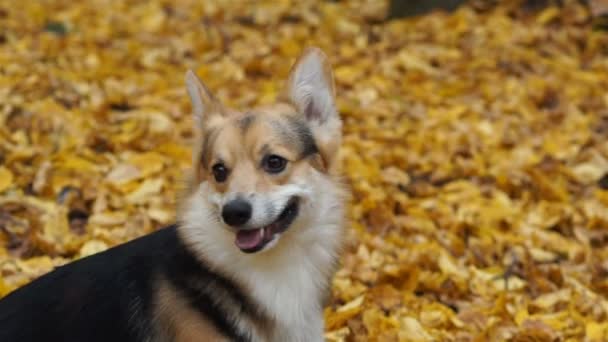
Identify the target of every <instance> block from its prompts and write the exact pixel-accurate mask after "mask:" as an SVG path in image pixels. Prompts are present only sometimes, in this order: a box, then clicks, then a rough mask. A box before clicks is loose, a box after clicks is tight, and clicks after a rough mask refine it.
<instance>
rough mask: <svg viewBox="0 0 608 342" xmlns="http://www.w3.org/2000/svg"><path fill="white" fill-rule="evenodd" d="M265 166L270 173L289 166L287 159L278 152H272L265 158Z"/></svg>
mask: <svg viewBox="0 0 608 342" xmlns="http://www.w3.org/2000/svg"><path fill="white" fill-rule="evenodd" d="M262 165H263V166H264V170H266V172H269V173H279V172H281V171H283V170H285V166H287V159H285V158H283V157H281V156H277V155H276V154H271V155H269V156H267V157H266V158H264V161H263V163H262Z"/></svg>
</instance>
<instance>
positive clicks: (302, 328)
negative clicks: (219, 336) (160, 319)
mask: <svg viewBox="0 0 608 342" xmlns="http://www.w3.org/2000/svg"><path fill="white" fill-rule="evenodd" d="M326 186H329V187H333V189H331V188H330V189H329V190H330V191H323V192H322V194H321V195H320V196H319V198H315V200H314V202H313V201H309V202H308V203H307V204H306V205H311V206H314V208H312V209H313V210H312V212H315V215H314V218H309V219H306V220H303V221H302V220H301V221H299V222H297V224H295V225H294V226H293V227H291V228H290V229H289V230H288V231H287V232H285V233H284V234H283V236H282V237H281V239H280V241H279V242H278V244H277V245H276V246H274V247H273V248H272V249H270V250H268V251H263V252H261V253H256V254H245V253H242V252H241V251H240V250H238V249H237V248H236V246H235V245H234V234H233V233H232V232H229V231H228V230H227V229H225V228H224V227H221V226H220V223H219V222H217V220H214V219H211V218H210V217H209V211H208V210H205V208H208V205H209V204H208V202H207V201H206V200H205V197H204V196H205V194H204V191H205V189H204V188H201V189H199V191H198V192H197V193H194V194H192V195H191V196H189V197H188V199H187V200H186V201H185V202H184V206H183V207H182V210H181V213H180V220H181V227H180V234H181V236H182V238H183V239H184V240H185V242H186V243H187V244H188V245H190V246H191V247H192V249H193V251H194V252H195V253H196V254H197V255H198V257H199V258H201V259H202V260H204V261H205V262H206V263H208V264H209V265H211V267H213V268H216V269H217V270H218V271H221V272H222V273H224V274H226V275H227V276H229V277H230V278H232V279H233V281H234V282H235V283H237V284H239V286H241V287H243V289H245V290H246V291H247V294H248V295H249V296H250V297H251V298H252V300H254V301H255V302H256V303H257V304H258V305H259V306H260V308H261V309H262V310H263V311H264V312H266V314H267V315H268V317H270V319H271V320H272V321H273V322H272V324H273V325H274V329H271V330H272V331H270V332H267V331H257V332H256V333H254V335H255V336H253V340H270V341H322V340H323V314H322V310H323V303H322V302H323V300H324V299H325V298H326V296H327V292H328V291H329V289H330V282H331V277H332V275H333V273H334V270H335V268H336V264H337V256H338V249H339V248H340V245H341V240H342V235H343V232H342V225H343V201H342V198H341V197H340V189H339V188H338V186H336V185H332V184H326ZM240 323H241V326H242V328H243V330H246V331H252V330H253V331H255V330H256V328H255V327H251V326H248V323H247V320H243V321H242V322H240ZM258 330H259V329H258Z"/></svg>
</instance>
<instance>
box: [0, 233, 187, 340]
mask: <svg viewBox="0 0 608 342" xmlns="http://www.w3.org/2000/svg"><path fill="white" fill-rule="evenodd" d="M177 246H178V241H177V234H176V227H175V226H171V227H167V228H164V229H161V230H159V231H157V232H155V233H152V234H149V235H146V236H144V237H141V238H139V239H135V240H133V241H131V242H128V243H125V244H122V245H119V246H117V247H114V248H111V249H109V250H107V251H105V252H102V253H98V254H95V255H92V256H89V257H85V258H83V259H80V260H77V261H74V262H72V263H69V264H67V265H64V266H61V267H58V268H56V269H55V270H53V271H51V272H49V273H47V274H45V275H43V276H41V277H40V278H38V279H36V280H34V281H32V282H31V283H29V284H27V285H25V286H24V287H22V288H20V289H17V290H16V291H14V292H12V293H10V294H9V295H7V296H6V297H5V298H3V299H1V300H0V327H1V329H0V341H9V340H10V341H13V340H46V341H77V340H78V341H83V340H87V341H91V338H94V340H96V341H108V340H112V341H133V340H138V335H140V334H142V333H143V334H147V333H145V331H146V330H148V329H149V328H150V326H149V325H150V321H149V320H147V319H145V318H144V317H146V316H147V315H149V314H150V310H152V307H151V305H150V304H149V303H151V301H152V299H153V294H154V291H155V289H154V288H153V286H154V277H155V275H156V274H158V273H159V272H160V270H161V267H162V266H163V265H166V263H167V260H168V259H169V258H170V257H171V255H172V254H174V253H175V250H176V248H178V247H177ZM27 326H29V327H32V328H31V329H24V327H27Z"/></svg>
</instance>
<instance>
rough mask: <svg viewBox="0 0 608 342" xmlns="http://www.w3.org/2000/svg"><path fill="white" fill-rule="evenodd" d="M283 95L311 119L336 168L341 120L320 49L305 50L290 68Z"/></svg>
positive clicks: (328, 162)
mask: <svg viewBox="0 0 608 342" xmlns="http://www.w3.org/2000/svg"><path fill="white" fill-rule="evenodd" d="M284 95H286V96H287V98H288V101H289V102H291V103H292V104H293V105H294V106H295V107H296V109H297V111H298V113H299V114H300V115H303V116H304V117H305V118H306V120H307V121H308V122H309V124H310V127H311V129H312V131H313V135H314V136H315V140H316V142H317V144H318V145H319V146H318V148H319V149H320V152H321V156H322V158H323V161H324V164H325V166H326V168H330V169H331V168H333V165H334V164H335V163H334V162H335V160H336V155H337V153H336V152H337V150H338V147H339V146H340V143H341V137H342V131H341V130H342V122H341V121H340V116H339V114H338V111H337V110H336V104H335V93H334V79H333V75H332V72H331V67H330V65H329V62H328V61H327V56H326V55H325V54H324V53H323V51H321V49H319V48H314V47H311V48H307V49H306V50H304V52H303V53H302V55H301V56H300V57H299V58H298V60H297V61H296V63H295V64H294V66H293V67H292V69H291V72H290V74H289V79H288V82H287V89H286V94H284Z"/></svg>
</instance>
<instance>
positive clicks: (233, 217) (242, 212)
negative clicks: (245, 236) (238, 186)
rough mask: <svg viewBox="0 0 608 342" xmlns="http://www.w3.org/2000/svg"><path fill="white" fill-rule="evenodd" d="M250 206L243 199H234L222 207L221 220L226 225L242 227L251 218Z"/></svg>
mask: <svg viewBox="0 0 608 342" xmlns="http://www.w3.org/2000/svg"><path fill="white" fill-rule="evenodd" d="M251 211H252V208H251V204H249V202H247V201H246V200H243V199H240V198H239V199H235V200H232V201H230V202H228V203H226V204H225V205H224V207H223V208H222V218H223V219H224V222H226V224H227V225H230V226H233V227H236V226H242V225H244V224H245V223H247V221H249V219H250V218H251Z"/></svg>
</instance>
